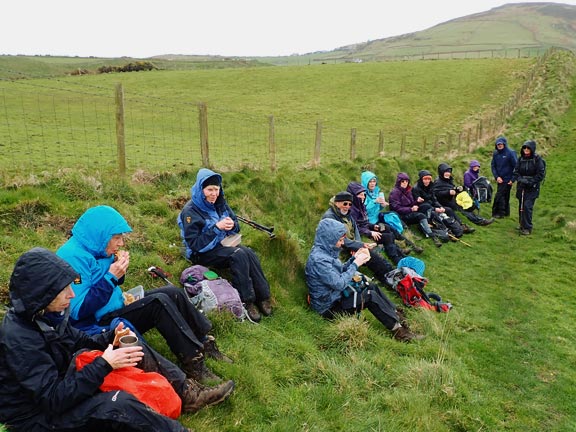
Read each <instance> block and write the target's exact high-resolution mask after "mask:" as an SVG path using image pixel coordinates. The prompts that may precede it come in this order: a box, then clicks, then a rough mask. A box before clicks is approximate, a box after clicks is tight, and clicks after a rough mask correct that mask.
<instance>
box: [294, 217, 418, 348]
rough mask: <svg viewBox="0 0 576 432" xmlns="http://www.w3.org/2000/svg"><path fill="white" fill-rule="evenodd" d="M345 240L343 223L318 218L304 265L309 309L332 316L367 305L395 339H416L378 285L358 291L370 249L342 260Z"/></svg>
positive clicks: (368, 259) (358, 310)
mask: <svg viewBox="0 0 576 432" xmlns="http://www.w3.org/2000/svg"><path fill="white" fill-rule="evenodd" d="M345 239H346V227H345V226H344V224H343V223H341V222H338V221H337V220H334V219H330V218H324V219H322V220H320V223H319V224H318V227H317V228H316V235H315V238H314V245H313V246H312V250H311V251H310V255H309V256H308V259H307V261H306V268H305V274H306V285H307V286H308V293H309V295H310V306H311V307H312V309H314V310H315V311H316V312H318V313H319V314H320V315H322V316H323V317H324V318H327V319H332V318H334V317H335V316H336V315H338V314H344V315H352V314H355V313H360V312H361V311H362V310H363V309H364V308H366V309H368V310H369V311H370V312H371V313H372V314H373V315H374V316H375V317H376V319H378V321H380V322H381V323H382V324H383V325H384V327H386V328H387V329H388V330H390V331H391V332H392V335H393V337H394V338H395V339H396V340H399V341H402V342H410V341H411V340H413V339H418V338H419V336H417V335H415V334H414V333H412V332H411V331H410V329H409V328H408V327H407V324H406V321H405V317H404V315H403V313H402V311H400V310H399V309H398V308H397V307H396V305H395V304H394V303H392V301H391V300H390V299H389V298H388V297H386V295H385V294H384V293H383V292H382V291H381V290H380V288H378V286H377V285H375V284H368V285H367V286H364V289H361V290H359V289H357V288H356V287H355V286H354V285H355V283H357V282H361V281H362V280H364V278H363V276H362V275H361V274H359V273H358V269H359V268H360V267H361V266H362V265H364V264H366V263H367V262H369V261H370V251H369V250H368V249H367V248H360V249H358V250H357V251H356V252H355V253H354V255H352V256H351V257H350V258H349V259H348V260H347V261H346V262H344V263H342V262H341V261H340V259H339V255H340V249H341V248H342V246H343V245H344V241H345ZM358 279H360V280H358Z"/></svg>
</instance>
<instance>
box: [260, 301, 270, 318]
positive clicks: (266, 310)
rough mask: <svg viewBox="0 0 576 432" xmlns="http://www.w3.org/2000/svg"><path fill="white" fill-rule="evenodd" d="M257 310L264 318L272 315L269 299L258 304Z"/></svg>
mask: <svg viewBox="0 0 576 432" xmlns="http://www.w3.org/2000/svg"><path fill="white" fill-rule="evenodd" d="M258 309H260V312H262V315H264V316H270V315H272V304H271V303H270V299H266V300H262V301H261V302H258Z"/></svg>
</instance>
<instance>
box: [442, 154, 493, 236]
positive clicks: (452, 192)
mask: <svg viewBox="0 0 576 432" xmlns="http://www.w3.org/2000/svg"><path fill="white" fill-rule="evenodd" d="M433 191H434V195H436V198H437V199H438V202H439V203H440V204H441V205H442V207H444V208H451V209H452V210H453V211H454V213H456V212H460V213H462V214H463V215H464V216H466V218H467V219H468V220H469V221H470V222H472V223H475V224H476V225H482V226H485V225H490V224H491V223H492V222H494V219H493V218H491V219H484V218H483V217H481V216H479V215H477V214H476V213H474V212H473V211H471V210H469V209H464V208H462V207H461V206H459V205H458V203H457V202H456V196H457V195H458V194H459V193H461V192H463V191H464V188H463V187H462V186H456V185H455V184H454V178H453V177H452V167H451V166H450V165H448V164H447V163H441V164H440V165H438V177H437V178H436V180H434V184H433ZM466 194H467V193H466ZM470 201H472V199H471V198H470ZM456 219H457V220H458V221H459V222H460V223H462V221H460V219H459V218H456Z"/></svg>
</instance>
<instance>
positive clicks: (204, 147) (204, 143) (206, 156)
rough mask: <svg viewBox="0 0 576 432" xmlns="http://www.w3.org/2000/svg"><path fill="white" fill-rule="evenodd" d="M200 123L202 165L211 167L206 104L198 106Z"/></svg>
mask: <svg viewBox="0 0 576 432" xmlns="http://www.w3.org/2000/svg"><path fill="white" fill-rule="evenodd" d="M198 122H199V124H200V154H201V155H202V165H203V166H204V167H206V168H209V167H210V149H209V146H208V108H207V107H206V103H205V102H200V103H199V104H198Z"/></svg>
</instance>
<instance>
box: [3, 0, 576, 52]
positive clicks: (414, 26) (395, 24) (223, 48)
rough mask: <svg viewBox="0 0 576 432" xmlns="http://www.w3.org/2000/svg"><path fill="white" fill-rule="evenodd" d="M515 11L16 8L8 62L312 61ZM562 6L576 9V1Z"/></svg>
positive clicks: (215, 1)
mask: <svg viewBox="0 0 576 432" xmlns="http://www.w3.org/2000/svg"><path fill="white" fill-rule="evenodd" d="M534 2H535V1H526V2H523V3H534ZM506 3H520V2H517V1H505V0H436V1H434V0H397V1H391V0H354V1H342V0H283V1H279V0H203V1H198V0H162V1H154V2H151V1H149V0H98V1H90V2H87V1H81V0H80V1H79V0H74V1H72V0H6V1H4V2H3V4H2V15H3V17H4V18H3V19H2V24H1V25H0V54H25V55H37V54H40V55H46V54H50V55H66V56H82V57H84V56H95V57H121V56H129V57H136V58H144V57H151V56H155V55H160V54H212V55H224V56H276V55H289V54H305V53H308V52H313V51H322V50H332V49H334V48H338V47H340V46H344V45H350V44H353V43H358V42H366V41H368V40H374V39H381V38H385V37H389V36H396V35H400V34H404V33H410V32H414V31H419V30H424V29H427V28H429V27H432V26H434V25H436V24H440V23H442V22H445V21H448V20H451V19H454V18H459V17H462V16H465V15H470V14H473V13H478V12H484V11H487V10H489V9H491V8H493V7H497V6H501V5H503V4H506ZM560 3H565V4H571V5H576V0H574V1H565V2H560Z"/></svg>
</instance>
